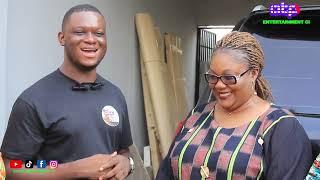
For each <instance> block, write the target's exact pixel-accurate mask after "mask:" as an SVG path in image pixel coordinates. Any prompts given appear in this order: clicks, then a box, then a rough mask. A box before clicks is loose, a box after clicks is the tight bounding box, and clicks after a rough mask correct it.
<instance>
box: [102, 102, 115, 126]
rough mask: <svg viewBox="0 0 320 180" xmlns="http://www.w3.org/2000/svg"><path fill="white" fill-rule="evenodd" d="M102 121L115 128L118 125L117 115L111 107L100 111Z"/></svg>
mask: <svg viewBox="0 0 320 180" xmlns="http://www.w3.org/2000/svg"><path fill="white" fill-rule="evenodd" d="M101 113H102V119H103V120H104V122H105V123H106V124H108V125H109V126H117V125H118V124H119V114H118V112H117V111H116V109H115V108H114V107H112V106H105V107H104V108H103V109H102V112H101Z"/></svg>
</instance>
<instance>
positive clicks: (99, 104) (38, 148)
mask: <svg viewBox="0 0 320 180" xmlns="http://www.w3.org/2000/svg"><path fill="white" fill-rule="evenodd" d="M96 82H100V83H102V84H103V86H102V87H100V88H95V89H90V88H89V89H88V90H79V89H78V90H75V89H72V87H73V86H74V85H75V84H76V82H75V81H74V80H72V79H70V78H68V77H67V76H65V75H64V74H62V72H60V70H56V71H55V72H53V73H51V74H49V75H48V76H46V77H44V78H42V79H41V80H39V81H38V82H37V83H35V84H34V85H32V86H31V87H30V88H28V89H27V90H25V91H24V92H23V93H22V94H21V95H20V96H19V97H18V99H17V100H16V102H15V104H14V106H13V109H12V112H11V115H10V118H9V122H8V127H7V130H6V133H5V136H4V140H3V143H2V147H1V152H2V153H3V154H4V155H5V156H6V157H7V158H9V159H23V160H27V159H34V160H35V159H44V160H58V161H59V163H65V162H70V161H74V160H77V159H81V158H85V157H89V156H91V155H94V154H99V153H103V154H105V153H107V154H111V153H113V152H114V151H118V150H120V149H124V148H127V147H128V146H130V145H131V144H132V138H131V131H130V124H129V119H128V111H127V105H126V102H125V99H124V96H123V95H122V93H121V91H120V90H119V89H118V88H117V87H116V86H115V85H113V84H112V83H110V82H109V81H107V80H105V79H103V78H102V77H101V76H99V75H98V76H97V79H96Z"/></svg>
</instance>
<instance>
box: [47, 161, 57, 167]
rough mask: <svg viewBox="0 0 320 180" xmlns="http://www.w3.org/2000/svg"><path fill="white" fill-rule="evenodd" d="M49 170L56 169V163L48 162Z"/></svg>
mask: <svg viewBox="0 0 320 180" xmlns="http://www.w3.org/2000/svg"><path fill="white" fill-rule="evenodd" d="M49 166H50V169H55V168H57V167H58V161H50V162H49Z"/></svg>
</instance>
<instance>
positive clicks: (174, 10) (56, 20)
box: [0, 0, 196, 153]
mask: <svg viewBox="0 0 320 180" xmlns="http://www.w3.org/2000/svg"><path fill="white" fill-rule="evenodd" d="M80 3H90V4H93V5H95V6H96V7H98V8H99V9H100V10H101V12H102V13H103V14H104V15H105V17H106V19H107V41H108V51H107V54H106V56H105V58H104V61H103V62H102V63H101V64H100V66H99V68H98V71H99V73H100V74H101V75H102V76H103V77H105V78H107V79H109V80H110V81H112V82H113V83H115V84H116V85H117V86H119V87H120V88H121V89H122V91H123V93H124V95H125V97H126V100H127V104H128V109H129V116H130V122H131V130H132V133H133V140H134V142H135V143H136V144H137V145H138V147H139V151H140V153H141V152H142V147H143V146H145V145H146V144H147V143H148V142H147V141H148V140H147V132H146V125H145V114H144V107H143V95H142V85H141V77H140V65H139V53H138V40H137V37H136V31H135V24H134V15H135V13H137V12H150V13H151V14H152V16H153V17H154V19H155V22H156V24H158V25H159V26H160V27H161V31H162V32H175V33H177V34H180V35H181V36H182V40H183V43H184V44H183V46H184V49H185V51H184V52H185V55H184V57H185V62H186V63H185V64H184V68H185V69H186V76H187V79H188V84H187V85H188V94H189V97H190V103H191V102H193V94H194V90H193V87H194V67H195V65H194V61H195V49H196V48H195V45H196V23H195V18H194V16H193V14H192V11H191V8H192V6H191V5H190V3H188V1H182V0H92V1H88V0H87V1H85V0H81V1H71V0H68V1H64V0H45V1H44V0H28V1H21V0H10V1H9V2H8V26H7V33H1V32H0V35H2V36H3V35H4V34H5V36H4V37H7V40H8V43H7V44H5V43H2V42H3V41H0V42H1V43H2V44H0V45H1V46H0V47H2V46H5V45H6V46H7V48H1V50H2V49H6V51H4V52H5V53H7V61H4V59H5V58H3V57H2V56H1V58H0V63H1V64H0V66H1V67H5V66H2V65H3V64H5V63H7V68H6V69H4V70H3V68H2V69H1V71H0V72H1V79H0V82H5V80H2V79H3V77H7V79H8V84H7V89H8V91H7V92H4V91H3V90H2V91H0V98H1V99H2V97H6V96H7V99H6V100H4V101H3V100H1V103H2V104H1V105H0V107H7V109H5V110H2V111H4V112H6V113H9V112H10V111H11V108H12V105H13V103H14V101H15V99H16V98H17V96H18V95H19V94H20V93H21V92H22V91H23V90H24V89H26V88H27V87H29V86H30V85H31V84H33V83H34V82H36V81H37V80H38V79H40V78H41V77H43V76H45V75H46V74H48V73H50V72H52V71H54V70H55V69H57V67H58V66H60V64H61V63H62V60H63V49H62V48H61V47H60V46H59V45H58V41H57V38H56V37H57V33H58V31H59V30H60V26H61V21H62V18H63V15H64V13H65V12H66V11H67V10H68V9H69V8H70V7H72V6H74V5H76V4H80ZM0 4H1V3H0ZM1 5H2V4H1ZM1 5H0V10H1V11H0V12H3V11H2V7H1ZM1 17H2V16H1ZM4 19H5V18H4ZM1 20H2V19H1ZM2 22H3V21H2ZM2 26H3V24H1V25H0V31H1V30H2V29H5V27H4V28H2ZM2 36H0V38H4V37H2ZM5 53H2V51H1V53H0V54H1V55H3V54H5ZM3 103H4V104H3ZM0 109H2V108H0ZM2 111H1V112H2ZM1 114H3V113H1ZM2 118H4V119H5V121H7V118H8V115H6V117H5V116H2ZM0 128H1V130H4V129H5V126H4V125H3V124H0Z"/></svg>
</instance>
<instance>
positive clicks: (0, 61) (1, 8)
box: [0, 0, 8, 139]
mask: <svg viewBox="0 0 320 180" xmlns="http://www.w3.org/2000/svg"><path fill="white" fill-rule="evenodd" d="M7 11H8V1H7V0H2V2H1V3H0V22H1V23H0V84H1V88H0V129H1V130H2V129H4V127H5V126H6V124H7V121H6V118H7V113H8V111H7V109H6V107H7V103H6V102H7V68H6V67H7V55H6V46H7V36H6V34H7ZM3 135H4V131H0V138H1V139H2V137H3Z"/></svg>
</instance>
